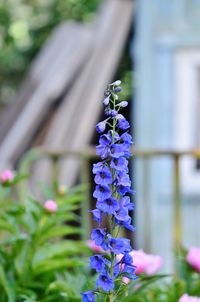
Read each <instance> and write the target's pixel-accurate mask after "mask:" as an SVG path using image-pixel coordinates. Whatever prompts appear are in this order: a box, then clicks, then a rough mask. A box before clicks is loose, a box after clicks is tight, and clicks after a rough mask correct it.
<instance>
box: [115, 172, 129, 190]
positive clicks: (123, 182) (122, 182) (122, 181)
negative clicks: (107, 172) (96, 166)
mask: <svg viewBox="0 0 200 302" xmlns="http://www.w3.org/2000/svg"><path fill="white" fill-rule="evenodd" d="M117 185H118V186H125V187H130V186H131V181H130V177H129V175H128V174H127V173H124V172H121V171H120V172H118V175H117Z"/></svg>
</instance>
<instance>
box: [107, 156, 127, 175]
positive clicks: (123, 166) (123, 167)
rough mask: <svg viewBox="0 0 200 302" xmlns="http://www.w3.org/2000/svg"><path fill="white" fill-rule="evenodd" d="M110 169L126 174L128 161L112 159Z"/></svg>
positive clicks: (121, 158) (123, 158) (120, 158)
mask: <svg viewBox="0 0 200 302" xmlns="http://www.w3.org/2000/svg"><path fill="white" fill-rule="evenodd" d="M110 167H111V168H112V169H114V170H116V171H121V172H128V161H127V160H126V158H125V157H118V158H113V159H112V160H111V163H110Z"/></svg>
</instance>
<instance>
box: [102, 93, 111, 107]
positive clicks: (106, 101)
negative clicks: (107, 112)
mask: <svg viewBox="0 0 200 302" xmlns="http://www.w3.org/2000/svg"><path fill="white" fill-rule="evenodd" d="M109 102H110V95H108V96H107V97H106V98H105V99H104V100H103V104H104V105H105V106H107V105H108V104H109Z"/></svg>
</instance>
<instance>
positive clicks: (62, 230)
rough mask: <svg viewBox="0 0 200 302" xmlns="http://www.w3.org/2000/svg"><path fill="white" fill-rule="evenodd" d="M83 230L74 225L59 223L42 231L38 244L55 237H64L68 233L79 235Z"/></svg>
mask: <svg viewBox="0 0 200 302" xmlns="http://www.w3.org/2000/svg"><path fill="white" fill-rule="evenodd" d="M81 233H82V231H81V230H80V228H78V227H73V226H67V225H66V226H65V225H60V226H59V225H58V226H54V225H53V226H52V227H51V228H50V229H48V230H47V231H46V232H43V233H40V234H39V235H38V237H39V238H38V240H37V245H40V244H42V243H44V242H46V241H47V240H50V239H53V238H55V237H62V236H67V235H77V234H81Z"/></svg>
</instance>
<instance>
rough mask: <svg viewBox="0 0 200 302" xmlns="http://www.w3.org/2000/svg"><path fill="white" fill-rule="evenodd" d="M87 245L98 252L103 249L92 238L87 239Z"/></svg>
mask: <svg viewBox="0 0 200 302" xmlns="http://www.w3.org/2000/svg"><path fill="white" fill-rule="evenodd" d="M87 246H88V247H89V248H90V249H91V250H92V251H93V252H95V253H100V252H102V251H103V250H102V248H101V247H100V246H98V245H96V244H95V242H94V240H88V241H87Z"/></svg>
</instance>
